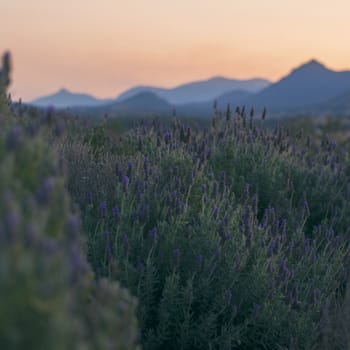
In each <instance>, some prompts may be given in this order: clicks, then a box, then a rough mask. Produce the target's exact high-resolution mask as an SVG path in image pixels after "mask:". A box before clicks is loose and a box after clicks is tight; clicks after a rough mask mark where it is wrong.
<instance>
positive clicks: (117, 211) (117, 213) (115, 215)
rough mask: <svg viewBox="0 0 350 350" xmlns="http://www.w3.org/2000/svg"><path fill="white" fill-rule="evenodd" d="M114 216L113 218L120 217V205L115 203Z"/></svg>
mask: <svg viewBox="0 0 350 350" xmlns="http://www.w3.org/2000/svg"><path fill="white" fill-rule="evenodd" d="M112 216H113V218H115V219H118V217H119V207H118V205H115V206H114V207H113V208H112Z"/></svg>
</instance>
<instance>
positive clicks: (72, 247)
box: [0, 56, 137, 350]
mask: <svg viewBox="0 0 350 350" xmlns="http://www.w3.org/2000/svg"><path fill="white" fill-rule="evenodd" d="M5 59H6V60H8V59H9V56H5ZM3 72H4V71H2V73H1V74H4V73H3ZM1 74H0V78H1V79H2V80H1V81H2V82H6V81H7V80H6V79H5V78H4V75H1ZM4 79H5V80H4ZM6 85H7V84H5V83H4V84H2V87H6ZM0 90H1V89H0ZM3 96H5V93H4V91H3V90H1V93H0V97H1V98H3ZM2 106H3V108H2V110H3V111H5V112H4V113H6V114H5V115H0V125H1V130H0V291H1V298H0V348H1V349H45V350H46V349H57V350H62V349H96V350H97V349H136V344H137V325H136V318H135V316H134V314H135V312H134V311H135V309H136V302H135V300H134V299H133V298H131V297H130V295H129V294H128V293H127V292H126V291H125V290H124V289H122V288H120V287H119V284H118V283H117V282H109V281H106V280H103V279H100V280H97V281H96V280H95V279H94V275H93V272H92V270H91V268H90V265H89V264H88V262H87V260H86V254H85V250H84V245H83V242H84V239H83V235H82V232H81V227H80V218H79V216H78V215H77V214H76V213H75V212H73V211H72V206H71V203H70V199H69V196H68V194H67V192H66V190H65V188H64V179H63V177H62V176H61V175H60V173H61V171H60V167H59V162H58V160H57V159H58V158H57V157H56V156H55V154H54V153H53V152H52V149H50V147H49V145H48V144H47V143H45V142H44V141H43V138H42V137H41V135H40V131H38V132H39V133H38V135H37V136H33V129H32V128H30V127H27V126H26V125H29V124H28V123H26V122H25V121H21V122H19V121H18V120H17V121H16V120H15V119H14V117H13V116H12V115H9V114H8V111H6V110H7V107H6V106H4V105H2Z"/></svg>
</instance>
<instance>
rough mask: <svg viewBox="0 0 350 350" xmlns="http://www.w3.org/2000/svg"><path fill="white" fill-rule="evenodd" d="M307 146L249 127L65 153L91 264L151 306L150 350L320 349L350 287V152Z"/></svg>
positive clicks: (130, 139) (219, 121) (158, 128)
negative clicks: (336, 305)
mask: <svg viewBox="0 0 350 350" xmlns="http://www.w3.org/2000/svg"><path fill="white" fill-rule="evenodd" d="M105 132H106V131H105ZM304 142H305V143H306V140H304V139H301V140H300V139H298V138H292V137H290V136H289V135H288V132H287V131H286V130H285V129H283V128H281V127H277V128H276V130H275V131H269V130H267V129H266V128H264V127H261V126H260V127H259V128H258V127H257V126H256V125H255V124H254V123H252V122H250V121H249V120H248V118H247V117H246V116H245V115H244V114H242V115H241V114H240V115H236V117H235V118H230V119H229V120H226V118H219V117H216V119H215V123H214V126H213V127H212V128H211V129H210V130H208V129H202V130H201V129H193V128H191V129H190V130H188V129H187V128H186V127H184V126H182V125H179V123H174V125H173V128H172V129H169V128H167V127H163V126H162V125H161V124H160V123H159V122H157V121H153V122H151V123H147V122H142V123H141V124H140V125H139V126H138V127H137V128H133V129H131V130H130V131H129V132H128V133H126V134H124V135H122V136H118V139H113V137H112V138H110V143H111V144H112V145H110V146H109V149H112V148H114V149H115V153H110V152H107V151H105V152H100V153H99V154H98V155H97V156H96V152H95V151H94V146H92V147H91V148H89V147H88V145H87V144H86V142H85V143H84V140H82V141H79V140H75V143H74V144H73V143H72V144H70V145H69V146H68V147H67V148H66V149H61V150H62V155H63V158H64V159H65V162H66V168H67V174H68V188H69V189H70V191H71V193H72V194H73V198H74V199H75V200H76V201H77V203H79V205H80V207H81V208H82V213H83V217H82V218H83V225H84V229H85V232H86V233H87V237H88V257H89V261H90V263H91V264H92V266H93V268H94V270H95V271H98V273H100V274H101V275H103V276H106V277H108V278H110V279H115V278H117V279H118V280H120V282H121V284H122V285H123V286H125V287H127V288H128V289H129V290H130V291H131V293H132V294H133V295H135V296H137V298H138V300H139V307H138V319H139V323H140V326H141V332H142V344H143V347H144V348H145V349H164V348H167V349H173V348H174V349H175V348H181V349H235V348H237V349H252V348H263V349H282V348H293V347H294V348H299V349H310V348H312V347H314V346H316V345H317V344H318V341H319V337H320V332H321V329H322V320H323V317H324V316H323V315H324V314H323V312H324V309H325V305H326V304H327V302H328V301H329V300H333V299H334V298H335V297H336V296H337V295H338V296H339V290H340V289H342V286H343V284H344V283H345V278H346V271H345V269H344V266H346V263H347V254H348V244H347V237H348V233H349V232H348V227H349V225H348V220H349V219H348V218H347V217H346V215H345V213H346V212H348V210H349V209H350V208H349V204H348V194H347V192H346V191H345V190H346V185H347V183H348V177H347V175H346V174H345V172H344V168H341V164H340V163H341V159H342V157H341V156H340V153H339V152H338V149H337V147H335V146H334V145H333V144H331V143H330V142H328V143H327V142H326V143H324V144H323V145H322V147H319V148H318V149H317V148H316V146H314V145H308V146H306V147H305V149H304V148H303V143H304ZM82 143H84V146H81V144H82ZM293 143H294V144H293ZM326 157H328V158H327V160H326ZM115 266H118V269H117V270H116V269H115Z"/></svg>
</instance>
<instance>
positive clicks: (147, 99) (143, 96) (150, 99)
mask: <svg viewBox="0 0 350 350" xmlns="http://www.w3.org/2000/svg"><path fill="white" fill-rule="evenodd" d="M172 110H173V107H172V106H171V105H170V104H169V103H168V102H167V101H165V100H164V99H162V98H160V97H159V96H157V95H156V94H154V93H152V92H148V91H145V92H140V93H138V94H137V95H135V96H132V97H129V98H127V99H125V100H123V101H121V102H113V103H109V104H107V105H102V106H98V107H93V108H77V109H73V111H74V112H77V113H79V114H84V113H87V114H89V115H94V114H95V115H104V114H110V115H113V116H152V115H161V116H163V115H167V116H170V115H171V113H172Z"/></svg>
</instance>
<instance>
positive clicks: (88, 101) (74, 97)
mask: <svg viewBox="0 0 350 350" xmlns="http://www.w3.org/2000/svg"><path fill="white" fill-rule="evenodd" d="M108 102H109V101H108V100H99V99H97V98H95V97H93V96H90V95H87V94H80V93H73V92H70V91H68V90H67V89H61V90H59V91H57V92H56V93H54V94H52V95H48V96H44V97H40V98H38V99H36V100H34V101H32V102H30V104H32V105H34V106H37V107H48V106H54V107H56V108H65V107H77V106H86V107H92V106H98V105H101V104H106V103H108Z"/></svg>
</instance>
